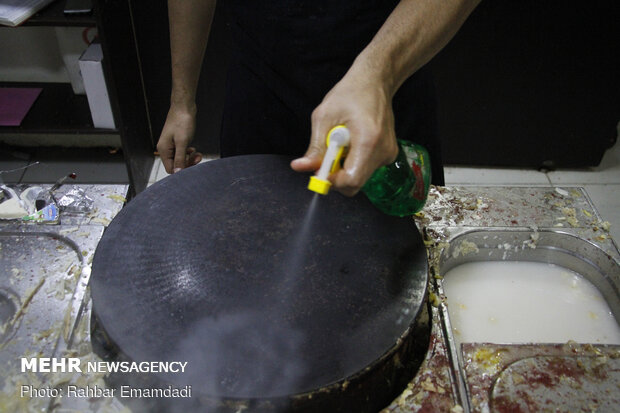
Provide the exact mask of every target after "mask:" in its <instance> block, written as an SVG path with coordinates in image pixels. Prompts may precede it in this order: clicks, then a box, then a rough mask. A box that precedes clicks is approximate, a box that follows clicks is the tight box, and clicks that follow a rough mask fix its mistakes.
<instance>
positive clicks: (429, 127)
mask: <svg viewBox="0 0 620 413" xmlns="http://www.w3.org/2000/svg"><path fill="white" fill-rule="evenodd" d="M397 3H398V1H395V0H388V1H371V0H358V1H333V0H315V1H303V0H290V1H287V0H280V1H277V0H252V1H247V0H227V1H225V2H223V4H222V5H223V6H224V9H225V15H226V17H227V19H228V25H229V27H230V32H231V37H232V50H231V57H230V62H229V68H228V73H227V83H226V84H227V86H226V99H225V103H224V114H223V118H222V130H221V134H220V151H221V155H222V156H223V157H226V156H234V155H245V154H268V153H272V154H284V155H292V156H301V155H303V154H304V152H305V151H306V149H307V147H308V142H309V139H310V132H311V126H310V115H311V113H312V111H313V110H314V108H316V107H317V106H318V105H319V104H320V103H321V101H322V100H323V97H324V96H325V95H326V94H327V92H329V90H331V88H332V87H333V86H334V85H335V84H336V83H337V82H338V81H339V80H340V79H341V78H342V77H343V76H344V74H345V73H346V72H347V70H348V69H349V67H350V66H351V64H352V63H353V61H354V60H355V58H356V57H357V55H358V54H359V53H360V52H361V51H362V49H364V47H366V45H368V43H370V41H371V40H372V38H373V37H374V35H375V34H376V33H377V31H378V30H379V28H380V27H381V26H382V25H383V23H384V22H385V20H386V19H387V17H388V16H389V14H390V13H391V12H392V10H393V9H394V7H395V6H396V4H397ZM434 99H435V98H434V91H433V84H432V80H431V78H430V76H429V74H428V73H427V72H426V70H425V69H424V68H423V69H421V70H419V71H418V72H417V73H416V74H415V75H413V76H411V77H410V78H409V79H407V80H406V81H405V82H404V83H403V85H402V86H401V88H400V89H399V90H398V92H397V93H396V95H395V96H394V99H393V102H392V106H393V110H394V115H395V128H396V136H397V137H398V138H399V139H406V140H411V141H413V142H416V143H419V144H422V145H423V146H425V147H426V148H427V149H428V151H429V153H430V156H431V164H432V167H433V170H432V174H433V179H432V181H433V183H434V184H436V185H443V183H444V177H443V164H442V161H441V147H440V142H439V139H438V136H437V124H436V112H435V101H434Z"/></svg>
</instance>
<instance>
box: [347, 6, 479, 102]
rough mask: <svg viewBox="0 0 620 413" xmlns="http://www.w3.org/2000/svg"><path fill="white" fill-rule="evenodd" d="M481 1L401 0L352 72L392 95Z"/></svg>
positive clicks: (359, 57) (452, 34)
mask: <svg viewBox="0 0 620 413" xmlns="http://www.w3.org/2000/svg"><path fill="white" fill-rule="evenodd" d="M479 2H480V0H446V1H439V0H401V2H400V3H399V4H398V5H397V6H396V8H395V9H394V11H393V12H392V14H391V15H390V16H389V17H388V19H387V20H386V22H385V23H384V24H383V26H382V27H381V29H380V30H379V32H378V33H377V34H376V35H375V37H374V38H373V40H372V41H371V42H370V44H369V45H368V46H367V47H366V48H365V49H364V50H363V51H362V52H361V53H360V55H359V56H358V57H357V59H356V60H355V62H354V64H353V65H352V67H351V69H350V73H351V74H354V75H361V76H363V77H366V79H367V80H368V81H370V82H377V83H376V84H379V85H381V87H382V88H383V89H384V91H385V93H386V95H387V97H388V98H391V97H392V96H393V95H394V94H395V93H396V91H397V90H398V88H399V87H400V86H401V85H402V83H403V82H404V81H405V80H406V79H407V78H408V77H409V76H411V75H412V74H413V73H414V72H415V71H416V70H418V69H419V68H420V67H422V66H423V65H424V64H426V63H427V62H428V61H429V60H431V58H432V57H433V56H435V54H437V53H438V52H439V51H440V50H441V49H442V48H443V47H444V46H445V45H446V43H448V41H449V40H450V39H451V38H452V37H453V36H454V34H455V33H456V32H457V31H458V29H459V28H460V27H461V25H462V24H463V22H464V21H465V19H466V18H467V17H468V16H469V14H470V13H471V11H472V10H473V9H474V8H475V7H476V5H477V4H478V3H479Z"/></svg>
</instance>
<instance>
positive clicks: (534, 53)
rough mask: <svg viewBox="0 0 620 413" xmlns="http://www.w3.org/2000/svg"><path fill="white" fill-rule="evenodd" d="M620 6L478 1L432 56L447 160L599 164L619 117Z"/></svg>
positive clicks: (600, 0) (601, 0)
mask: <svg viewBox="0 0 620 413" xmlns="http://www.w3.org/2000/svg"><path fill="white" fill-rule="evenodd" d="M618 39H620V2H619V1H617V0H594V1H590V2H577V1H560V0H545V1H536V0H523V1H508V0H495V1H483V2H482V3H481V4H480V6H479V7H478V8H477V9H476V10H475V11H474V13H473V14H472V15H471V16H470V19H469V20H468V21H467V22H466V23H465V25H464V26H463V28H462V30H461V31H460V32H459V33H458V34H457V35H456V37H455V38H454V39H453V41H452V42H451V43H450V44H449V45H448V46H447V47H446V48H445V49H444V50H443V51H442V52H440V54H439V55H437V56H436V57H435V59H434V60H433V61H432V62H431V67H432V69H433V72H434V73H435V77H436V85H437V91H438V98H439V114H440V115H439V116H440V119H439V120H440V128H441V136H442V139H443V144H444V146H443V148H444V160H445V162H446V163H450V164H470V165H497V166H531V167H540V166H546V167H549V168H552V167H554V166H557V167H583V166H591V165H597V164H598V163H599V162H600V159H601V157H602V154H603V152H604V150H605V148H608V147H610V146H612V145H613V143H614V142H615V139H616V135H617V131H616V125H617V124H618V121H620V43H619V41H618Z"/></svg>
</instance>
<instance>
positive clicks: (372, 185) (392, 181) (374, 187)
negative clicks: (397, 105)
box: [308, 125, 431, 217]
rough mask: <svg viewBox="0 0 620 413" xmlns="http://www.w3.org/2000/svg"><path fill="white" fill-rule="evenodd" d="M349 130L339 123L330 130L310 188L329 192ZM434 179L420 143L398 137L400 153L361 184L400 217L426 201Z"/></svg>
mask: <svg viewBox="0 0 620 413" xmlns="http://www.w3.org/2000/svg"><path fill="white" fill-rule="evenodd" d="M349 142H350V133H349V130H348V129H347V127H346V126H344V125H338V126H336V127H334V128H332V129H331V130H330V131H329V133H328V134H327V151H326V152H325V157H324V158H323V163H322V164H321V167H320V168H319V170H318V171H317V173H316V175H314V176H312V177H311V178H310V183H309V184H308V189H310V190H311V191H314V192H317V193H319V194H322V195H326V194H327V193H328V192H329V189H330V187H331V182H329V180H328V179H327V178H328V176H329V174H330V173H333V172H336V171H337V170H338V169H339V168H340V160H341V158H342V156H343V154H344V150H345V148H346V147H348V146H349ZM430 182H431V164H430V157H429V155H428V152H427V151H426V149H425V148H424V147H423V146H421V145H418V144H415V143H411V142H408V141H403V140H398V156H397V157H396V160H395V161H394V162H392V163H391V164H389V165H386V166H382V167H380V168H379V169H377V170H376V171H375V172H374V173H373V174H372V176H371V177H370V178H369V179H368V181H367V182H366V184H365V185H364V186H363V187H362V192H363V193H364V194H366V196H367V197H368V199H369V200H370V201H371V202H372V203H373V204H374V205H375V206H376V207H377V208H379V209H380V210H381V211H383V212H384V213H386V214H388V215H395V216H399V217H403V216H408V215H413V214H415V213H416V212H418V211H420V210H421V209H422V208H423V207H424V204H425V203H426V198H427V197H428V190H429V187H430Z"/></svg>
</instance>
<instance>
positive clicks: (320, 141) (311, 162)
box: [291, 122, 327, 172]
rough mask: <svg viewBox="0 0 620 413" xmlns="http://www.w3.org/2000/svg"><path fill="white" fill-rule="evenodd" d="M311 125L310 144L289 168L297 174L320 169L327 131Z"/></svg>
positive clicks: (313, 124)
mask: <svg viewBox="0 0 620 413" xmlns="http://www.w3.org/2000/svg"><path fill="white" fill-rule="evenodd" d="M324 129H325V128H321V127H320V126H318V125H315V123H314V122H313V123H312V135H311V137H310V144H309V145H308V149H306V153H305V154H304V156H303V157H301V158H297V159H295V160H293V162H291V168H293V170H295V171H297V172H312V171H316V170H317V169H319V168H320V167H321V163H322V162H323V157H324V156H325V150H326V145H325V137H326V133H327V130H324Z"/></svg>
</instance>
